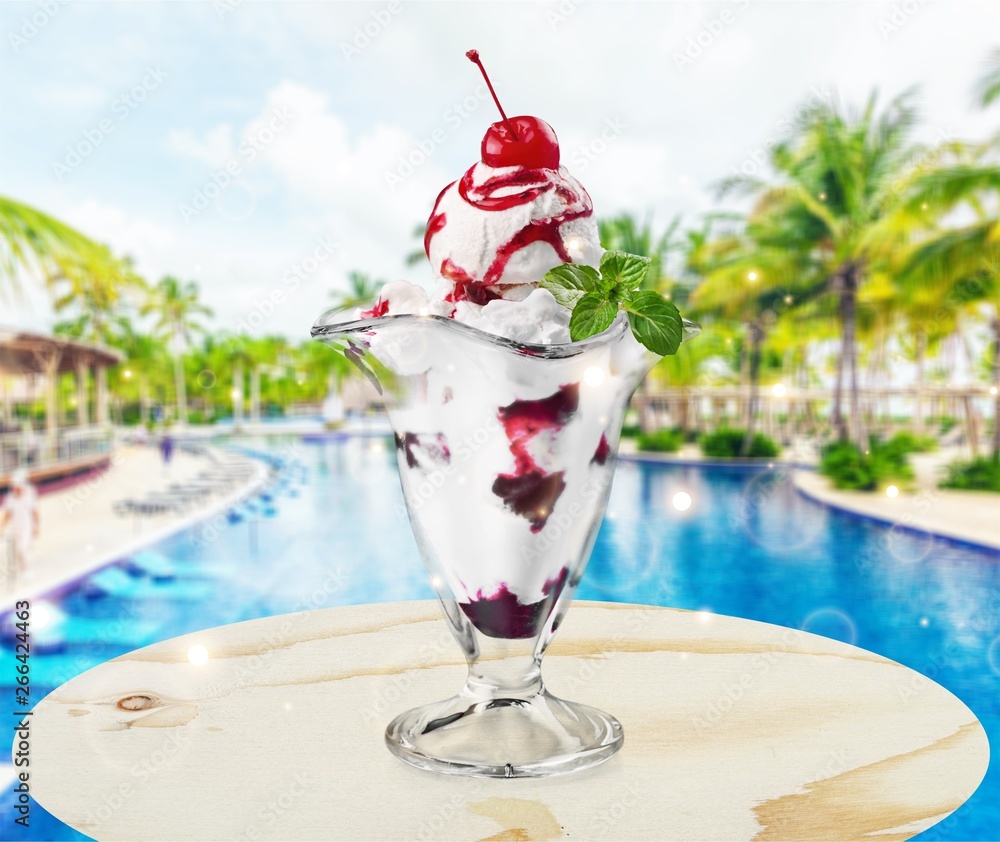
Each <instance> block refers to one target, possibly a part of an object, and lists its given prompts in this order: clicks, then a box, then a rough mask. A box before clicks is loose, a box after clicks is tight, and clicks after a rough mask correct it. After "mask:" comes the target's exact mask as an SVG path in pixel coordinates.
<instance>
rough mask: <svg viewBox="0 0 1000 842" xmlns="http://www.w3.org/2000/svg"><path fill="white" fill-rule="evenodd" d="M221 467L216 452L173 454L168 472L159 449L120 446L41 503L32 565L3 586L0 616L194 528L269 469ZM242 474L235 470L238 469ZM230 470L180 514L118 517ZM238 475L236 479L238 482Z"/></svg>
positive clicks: (0, 539) (237, 459)
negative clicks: (97, 467)
mask: <svg viewBox="0 0 1000 842" xmlns="http://www.w3.org/2000/svg"><path fill="white" fill-rule="evenodd" d="M222 458H224V462H220V461H219V460H220V455H219V452H218V451H212V450H206V452H205V453H202V454H192V453H188V452H185V451H183V450H180V449H176V450H175V451H174V456H173V459H172V461H171V465H170V467H169V468H165V467H164V466H163V463H162V460H161V458H160V455H159V452H158V451H157V450H156V448H154V447H140V446H121V447H119V448H117V450H116V451H115V453H114V455H113V457H112V464H111V467H110V468H109V469H108V470H107V471H106V472H104V473H103V474H99V475H96V476H93V477H90V478H89V479H87V480H85V481H83V482H81V483H79V484H77V485H74V486H72V487H70V488H66V489H63V490H60V491H56V492H53V493H51V494H45V495H43V496H41V497H40V498H39V504H40V507H39V512H40V519H41V529H40V535H39V538H38V540H37V541H36V542H35V546H34V553H33V560H32V564H31V567H30V569H29V571H28V574H27V576H25V577H24V578H23V579H22V580H21V581H20V582H18V583H17V584H16V587H12V584H13V583H11V582H9V581H7V580H6V577H5V580H4V581H2V582H0V610H2V609H4V608H6V607H8V606H9V605H10V604H11V603H12V602H13V601H14V600H15V599H25V598H31V597H33V596H36V595H38V594H40V593H44V592H46V591H48V590H51V589H52V588H55V587H58V586H59V585H61V584H64V583H66V582H69V581H72V580H73V579H76V578H78V577H80V576H82V575H83V574H85V573H87V572H88V571H91V570H94V569H96V568H99V567H101V566H103V565H105V564H107V563H108V562H110V561H112V560H114V559H116V558H120V557H122V556H125V555H128V554H129V553H130V552H134V551H135V550H137V549H139V548H140V547H143V546H147V545H149V544H151V543H154V542H156V541H158V540H160V539H162V538H164V537H166V536H168V535H170V534H171V533H173V532H176V531H177V530H179V529H181V528H183V527H184V526H186V525H188V524H190V523H194V522H196V521H198V520H200V519H203V518H205V517H206V516H208V515H210V514H212V513H213V512H216V511H218V510H220V509H224V508H227V507H228V506H230V505H232V504H233V503H235V502H236V501H237V500H239V499H240V498H242V497H244V496H246V495H247V494H249V493H250V492H252V491H253V490H255V489H256V488H258V487H260V486H261V485H263V483H264V482H265V480H266V478H267V468H266V466H265V465H263V464H262V463H260V462H258V461H257V460H254V459H249V458H246V457H243V456H238V455H235V454H231V453H225V454H224V457H222ZM241 468H242V469H243V470H236V471H235V472H234V469H241ZM222 471H228V472H229V473H228V476H230V477H231V479H230V481H229V482H228V483H226V484H225V485H223V484H222V483H218V482H216V483H214V484H215V485H216V486H217V490H216V491H214V492H213V493H212V494H211V495H210V496H207V497H206V498H203V499H201V500H199V501H198V503H197V504H196V505H193V506H191V507H188V508H187V509H185V510H182V511H166V512H162V513H159V514H146V515H136V514H132V513H125V514H118V513H116V512H115V504H116V503H120V502H121V501H123V500H127V499H134V500H143V499H149V498H150V497H154V496H156V495H158V494H162V493H165V492H167V491H168V489H169V487H170V486H171V484H175V483H195V482H199V481H203V479H202V480H199V475H201V474H202V473H203V472H209V473H212V472H214V473H215V474H216V475H221V474H220V472H222ZM237 477H238V479H237ZM9 540H10V539H9V534H8V535H4V536H0V562H4V564H0V570H5V569H8V568H9V565H8V564H6V562H7V560H8V552H9V551H10V547H9V544H8V542H9Z"/></svg>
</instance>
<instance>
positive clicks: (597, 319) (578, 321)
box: [569, 292, 618, 342]
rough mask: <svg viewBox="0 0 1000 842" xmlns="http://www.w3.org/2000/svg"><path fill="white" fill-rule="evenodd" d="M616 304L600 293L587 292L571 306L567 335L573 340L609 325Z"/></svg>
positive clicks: (613, 317)
mask: <svg viewBox="0 0 1000 842" xmlns="http://www.w3.org/2000/svg"><path fill="white" fill-rule="evenodd" d="M617 313H618V305H617V304H616V303H615V302H613V301H609V300H608V299H607V298H604V297H603V296H602V295H601V294H600V293H596V292H588V293H587V294H586V295H584V296H583V297H582V298H581V299H580V300H579V301H577V302H576V306H575V307H574V308H573V315H571V316H570V317H569V336H570V339H572V340H573V341H574V342H579V341H580V340H581V339H586V338H587V337H588V336H594V335H595V334H598V333H601V332H602V331H605V330H607V329H608V328H609V327H611V323H612V322H613V321H614V320H615V316H616V315H617Z"/></svg>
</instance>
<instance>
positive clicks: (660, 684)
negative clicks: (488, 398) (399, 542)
mask: <svg viewBox="0 0 1000 842" xmlns="http://www.w3.org/2000/svg"><path fill="white" fill-rule="evenodd" d="M197 646H203V647H205V649H206V650H207V652H208V656H209V657H208V660H207V662H206V663H204V664H201V665H197V664H195V663H192V662H191V660H190V658H189V653H190V652H191V649H192V647H197ZM199 652H200V650H197V649H196V650H195V653H194V654H195V660H198V659H197V654H198V653H199ZM460 658H461V656H460V653H459V650H458V647H457V645H456V644H455V643H454V641H453V640H452V639H451V637H450V635H449V634H448V632H447V630H446V628H445V624H444V621H443V619H442V618H441V615H440V612H439V609H438V606H437V604H436V603H431V602H407V603H394V604H384V605H372V606H356V607H351V608H336V609H328V610H324V611H314V612H308V613H304V614H289V615H283V616H279V617H271V618H267V619H263V620H255V621H252V622H248V623H239V624H236V625H231V626H224V627H220V628H215V629H210V630H208V631H205V632H199V633H196V634H193V635H187V636H185V637H181V638H176V639H174V640H169V641H166V642H164V643H160V644H157V645H155V646H150V647H148V648H146V649H140V650H138V651H136V652H133V653H130V654H128V655H124V656H122V657H120V658H117V659H115V660H114V661H110V662H108V663H106V664H103V665H101V666H100V667H97V668H95V669H93V670H91V671H89V672H87V673H85V674H83V675H81V676H79V677H78V678H76V679H74V680H72V681H70V682H68V683H67V684H65V685H63V686H62V687H60V688H59V689H58V690H56V691H55V692H54V693H52V694H51V695H50V696H48V697H47V698H46V699H45V700H43V701H42V702H41V703H40V704H39V705H38V706H37V708H36V710H35V714H34V721H33V723H32V770H33V775H32V792H33V794H34V795H35V796H36V797H37V799H38V801H39V802H40V803H41V804H42V805H43V806H44V807H45V808H46V809H48V810H50V811H51V812H52V813H54V814H55V815H56V816H58V817H59V818H60V819H62V820H63V821H65V822H67V823H69V824H70V825H72V826H73V827H75V828H77V829H79V830H81V831H83V832H84V833H87V834H89V835H91V836H94V837H97V838H99V839H108V840H113V839H126V840H145V839H212V840H226V839H281V840H295V839H322V840H328V839H351V840H353V839H416V840H430V839H476V840H485V839H493V840H501V839H503V840H554V839H563V838H567V839H578V840H579V839H656V840H665V839H669V840H682V839H684V840H686V839H726V840H738V839H761V840H770V839H788V840H807V839H822V840H835V839H859V838H862V837H872V838H875V839H878V840H879V842H891V840H898V839H907V838H909V837H910V836H913V835H915V834H917V833H919V832H920V831H922V830H924V829H925V828H927V827H929V826H930V825H932V824H934V823H935V822H937V821H939V820H940V819H942V818H944V816H945V815H947V814H948V813H949V812H951V811H952V810H954V809H956V808H957V807H958V806H959V805H960V804H962V802H963V801H964V800H965V799H966V798H968V797H969V796H970V795H971V794H972V792H973V791H974V790H975V788H976V786H977V785H978V784H979V782H980V780H981V779H982V776H983V774H984V773H985V770H986V765H987V761H988V756H989V748H988V744H987V740H986V736H985V733H984V732H983V729H982V727H981V726H980V724H979V723H978V722H977V721H976V719H975V717H974V716H973V715H972V713H971V712H970V711H969V709H968V708H967V707H966V706H965V705H964V704H962V703H961V702H960V701H959V700H958V699H956V698H955V697H954V696H952V695H951V694H950V693H948V692H947V691H945V690H944V689H943V688H941V687H939V686H938V685H936V684H934V683H933V682H931V681H930V680H928V679H926V678H924V677H922V676H920V675H919V674H917V673H915V672H913V671H911V670H909V669H907V668H905V667H902V666H900V665H899V664H896V663H893V662H891V661H887V660H885V659H884V658H881V657H879V656H877V655H873V654H871V653H869V652H865V651H863V650H860V649H856V648H853V647H850V646H847V645H845V644H841V643H838V642H835V641H831V640H827V639H825V638H820V637H816V636H813V635H808V634H804V633H801V632H795V631H791V630H788V629H784V628H780V627H777V626H770V625H766V624H762V623H755V622H750V621H747V620H738V619H734V618H731V617H723V616H716V615H710V614H701V613H692V612H684V611H675V610H671V609H662V608H648V607H644V606H628V605H610V604H605V603H585V602H580V603H577V604H575V605H574V606H573V607H572V608H571V610H570V612H569V615H568V617H567V619H566V621H565V623H564V625H563V628H561V629H560V632H559V634H558V636H557V637H556V641H555V643H554V644H553V646H552V648H551V649H550V651H549V653H548V654H547V655H546V658H545V669H544V672H545V676H546V679H547V684H548V686H549V687H550V689H551V690H552V691H553V692H555V693H557V694H560V695H563V696H565V697H566V698H570V699H574V700H577V701H581V702H586V703H588V704H592V705H595V706H597V707H599V708H602V709H604V710H606V711H608V712H610V713H613V714H614V715H615V716H617V717H618V718H619V719H620V720H621V722H622V724H623V726H624V728H625V747H624V748H623V749H622V751H621V752H619V754H618V755H617V756H616V757H614V758H613V759H612V760H610V761H609V762H607V763H605V764H604V765H602V766H599V767H597V768H596V769H592V770H588V771H585V772H581V773H577V774H570V775H566V776H560V777H553V778H547V779H542V780H532V779H514V780H477V779H468V778H459V777H450V776H438V775H434V774H432V773H429V772H424V771H421V770H418V769H414V768H411V767H409V766H407V765H405V764H403V763H402V762H400V761H399V760H397V759H395V758H394V757H392V756H391V755H390V754H389V752H388V751H387V750H386V748H385V746H384V745H383V741H382V732H383V730H384V728H385V725H386V723H387V722H388V721H389V719H390V718H391V717H392V716H394V715H395V714H396V713H398V712H400V711H402V710H405V709H407V708H409V707H412V706H414V705H416V704H421V703H424V702H430V701H435V700H438V699H442V698H444V697H446V696H450V695H452V694H454V693H455V692H457V691H458V689H459V688H460V687H461V685H462V683H463V681H464V676H465V667H464V662H462V661H461V660H460Z"/></svg>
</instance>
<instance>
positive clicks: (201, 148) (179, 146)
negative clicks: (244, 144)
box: [167, 123, 233, 167]
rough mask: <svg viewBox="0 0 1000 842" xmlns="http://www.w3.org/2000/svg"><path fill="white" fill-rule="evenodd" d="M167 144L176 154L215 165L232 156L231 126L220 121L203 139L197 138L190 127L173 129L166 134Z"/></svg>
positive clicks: (211, 165)
mask: <svg viewBox="0 0 1000 842" xmlns="http://www.w3.org/2000/svg"><path fill="white" fill-rule="evenodd" d="M167 146H168V148H169V149H170V150H171V151H172V152H176V153H177V154H178V155H184V156H186V157H188V158H194V159H196V160H198V161H201V162H202V163H204V164H207V165H208V166H210V167H217V166H219V165H220V164H225V162H226V161H227V160H228V159H229V158H231V157H232V154H233V128H232V126H230V125H229V123H221V124H219V125H218V126H216V127H215V128H214V129H212V130H211V131H209V132H208V134H206V135H205V138H204V139H200V138H198V137H197V136H196V135H195V133H194V132H193V131H191V130H190V129H174V130H172V131H171V132H170V134H168V135H167Z"/></svg>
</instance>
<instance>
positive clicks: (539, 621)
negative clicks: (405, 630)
mask: <svg viewBox="0 0 1000 842" xmlns="http://www.w3.org/2000/svg"><path fill="white" fill-rule="evenodd" d="M568 578H569V568H567V567H563V568H562V569H561V570H560V571H559V572H558V573H557V574H556V576H555V578H554V579H546V580H545V584H544V585H542V593H543V594H545V599H540V600H538V602H532V603H529V604H528V605H524V604H523V603H521V602H519V601H518V599H517V597H516V596H515V595H514V594H513V593H511V591H510V589H509V588H508V587H507V583H506V582H502V583H501V584H500V587H499V588H497V591H496V593H494V594H493V595H492V596H483V592H482V591H479V592H478V593H477V594H476V598H475V599H474V600H471V601H470V602H460V603H458V607H459V608H461V609H462V611H463V613H464V614H465V616H466V617H468V618H469V619H470V620H471V621H472V625H474V626H475V627H476V628H477V629H479V631H481V632H482V633H483V634H485V635H487V636H488V637H501V638H507V639H516V640H523V639H525V638H530V637H534V636H535V635H537V634H538V632H539V631H541V628H542V626H543V625H544V624H545V621H546V620H547V619H548V618H549V615H550V614H551V613H552V606H553V605H555V602H556V600H557V599H559V594H561V593H562V590H563V588H564V587H565V586H566V580H567V579H568Z"/></svg>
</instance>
